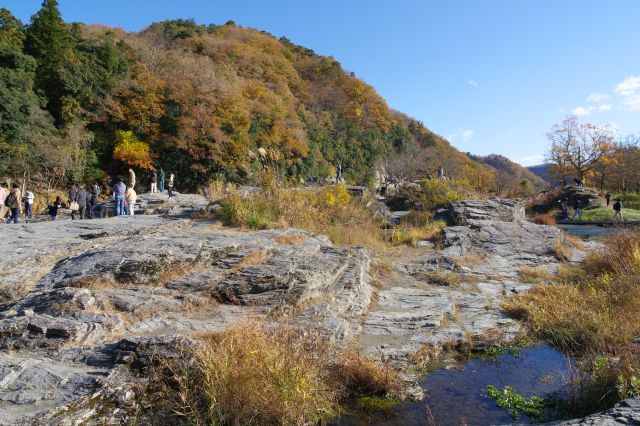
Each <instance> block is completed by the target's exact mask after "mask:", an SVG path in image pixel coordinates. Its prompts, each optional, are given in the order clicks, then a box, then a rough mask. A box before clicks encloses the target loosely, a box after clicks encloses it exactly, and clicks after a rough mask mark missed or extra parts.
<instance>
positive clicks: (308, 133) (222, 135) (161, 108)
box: [0, 0, 495, 188]
mask: <svg viewBox="0 0 640 426" xmlns="http://www.w3.org/2000/svg"><path fill="white" fill-rule="evenodd" d="M0 13H1V14H2V19H0V57H1V58H2V59H3V60H2V61H0V80H1V81H0V83H4V84H0V104H2V105H7V107H6V108H2V109H1V110H0V121H1V122H2V125H0V150H1V151H2V153H3V154H5V155H2V156H1V157H0V158H1V159H0V176H2V175H4V176H9V177H11V176H23V175H24V169H25V168H28V169H29V170H30V174H29V175H28V176H27V179H33V180H34V181H36V182H40V183H42V182H46V184H47V186H56V185H61V184H64V183H67V182H69V181H72V180H74V181H87V180H93V179H99V178H101V179H105V180H106V179H107V178H108V176H113V175H117V174H120V173H123V172H125V171H126V169H127V168H129V167H134V168H135V169H137V170H139V171H141V170H144V169H147V170H148V169H151V168H153V167H156V168H160V167H163V168H164V169H165V170H172V171H174V172H175V174H176V176H177V177H178V181H179V183H180V185H181V186H183V187H184V186H186V187H189V188H195V187H197V186H200V185H204V184H206V183H207V182H209V181H210V180H212V179H215V178H224V179H227V180H231V181H244V180H247V179H249V178H250V177H251V176H252V175H253V174H254V173H255V172H257V171H261V170H264V169H268V170H271V171H274V172H276V173H278V174H280V175H282V176H287V177H289V178H291V179H304V178H307V177H309V176H316V177H321V178H322V177H326V176H329V175H331V174H333V168H334V164H335V163H336V162H340V163H341V164H342V165H343V168H344V170H345V176H346V177H347V179H348V180H349V181H352V182H357V183H368V182H371V181H372V179H373V177H374V176H375V169H376V167H377V166H379V165H381V164H382V163H385V162H391V163H395V164H396V165H398V164H400V165H402V164H408V163H411V164H413V165H412V166H411V167H410V168H411V169H412V170H413V171H414V172H416V173H419V174H421V175H422V176H424V175H425V174H426V173H428V172H431V173H433V172H435V170H436V168H437V167H439V166H443V167H445V169H446V171H447V174H448V175H449V176H454V177H464V178H468V179H469V180H470V181H472V180H473V181H479V182H480V181H482V182H494V181H495V176H494V175H495V172H494V171H493V169H491V168H490V167H487V166H485V165H483V164H480V163H478V162H476V161H473V160H472V159H470V158H469V157H468V156H466V155H465V154H462V153H460V152H459V151H457V150H456V149H455V148H453V147H451V146H450V145H449V144H448V143H447V142H446V141H445V140H444V139H442V138H440V137H438V136H437V135H435V134H433V133H432V132H430V131H429V130H428V129H426V128H425V127H424V126H423V125H422V123H420V122H418V121H416V120H413V119H410V118H409V117H407V116H405V115H403V114H400V113H396V112H394V111H391V110H390V109H389V107H388V106H387V104H386V102H385V101H384V99H382V98H381V97H380V96H379V95H378V94H377V93H376V92H375V90H374V89H373V88H372V87H371V86H370V85H368V84H366V83H365V82H364V81H362V80H360V79H358V78H356V77H355V76H354V74H353V73H348V72H346V71H345V70H343V69H342V67H341V66H340V64H339V63H338V62H337V61H336V60H335V59H333V58H331V57H326V56H320V55H317V54H315V53H314V52H313V51H312V50H310V49H307V48H304V47H301V46H297V45H295V44H293V43H292V42H290V41H289V40H287V39H286V38H280V39H276V38H275V37H273V36H271V35H270V34H267V33H264V32H260V31H257V30H253V29H248V28H243V27H240V26H238V25H236V24H235V23H233V22H228V23H227V24H224V25H214V24H211V25H208V26H204V25H197V24H196V23H195V22H194V21H192V20H173V21H165V22H161V23H155V24H152V25H151V26H149V27H148V28H146V29H145V30H143V31H141V32H140V33H130V32H125V31H122V30H120V29H114V28H108V27H104V26H97V25H93V26H86V25H83V24H79V23H74V24H67V23H65V22H64V21H63V20H62V17H61V16H60V13H59V11H58V9H57V3H56V2H55V1H53V0H45V2H44V3H43V8H42V10H41V11H40V12H38V13H37V14H36V15H34V16H33V17H32V19H31V23H30V24H29V25H27V26H23V25H22V23H20V22H19V21H18V20H17V19H15V18H14V17H13V16H11V14H10V12H9V11H8V10H6V9H2V10H0ZM16 158H17V159H18V161H16ZM390 168H394V167H393V164H391V165H390ZM396 168H398V167H396ZM404 168H406V167H403V166H401V167H400V169H404ZM140 174H143V175H146V174H147V173H146V172H142V173H140ZM141 178H142V179H141V180H142V181H144V180H145V176H142V177H141Z"/></svg>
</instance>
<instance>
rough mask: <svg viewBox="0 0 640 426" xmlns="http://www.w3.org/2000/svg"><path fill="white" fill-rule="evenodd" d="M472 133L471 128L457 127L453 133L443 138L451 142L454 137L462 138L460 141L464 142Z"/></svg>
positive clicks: (473, 132)
mask: <svg viewBox="0 0 640 426" xmlns="http://www.w3.org/2000/svg"><path fill="white" fill-rule="evenodd" d="M474 134H475V131H473V130H471V129H458V130H457V131H456V132H455V133H450V134H448V135H447V136H446V138H445V139H447V140H448V141H449V142H453V141H455V140H456V139H462V142H466V141H467V140H469V138H470V137H471V136H473V135H474Z"/></svg>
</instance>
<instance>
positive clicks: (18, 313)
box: [0, 195, 559, 424]
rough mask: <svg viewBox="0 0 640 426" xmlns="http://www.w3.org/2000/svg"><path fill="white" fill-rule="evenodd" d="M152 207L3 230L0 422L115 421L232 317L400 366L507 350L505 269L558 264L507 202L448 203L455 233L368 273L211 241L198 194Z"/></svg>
mask: <svg viewBox="0 0 640 426" xmlns="http://www.w3.org/2000/svg"><path fill="white" fill-rule="evenodd" d="M159 197H162V196H161V195H160V196H152V197H151V198H149V199H146V200H145V197H143V201H142V203H141V205H143V206H147V207H146V209H147V210H148V211H158V209H163V210H162V214H161V215H136V216H133V217H114V218H108V219H104V220H95V221H58V222H46V223H34V224H25V225H18V226H15V225H14V226H5V227H3V229H2V234H1V236H0V241H2V243H3V245H4V246H5V247H7V248H8V250H7V251H6V253H5V256H3V257H2V258H1V259H0V268H1V271H2V284H1V285H0V295H1V297H2V305H0V346H1V347H2V349H3V351H2V352H1V353H0V424H33V423H53V424H79V423H87V422H88V423H92V422H93V423H96V422H98V423H99V422H105V421H114V422H126V421H129V420H130V419H128V417H127V416H128V415H129V414H127V413H130V412H132V411H133V412H135V410H136V408H135V404H136V399H137V396H138V395H137V393H136V392H138V391H139V389H140V387H139V386H138V385H140V380H144V378H141V377H140V375H139V374H138V373H139V371H142V370H141V369H144V367H145V366H148V365H149V363H150V362H151V361H150V360H152V359H153V357H157V356H161V357H164V358H167V357H171V356H177V355H176V354H177V353H178V352H177V351H176V348H177V347H178V346H180V345H184V344H187V345H189V344H194V341H192V340H191V339H190V338H189V336H190V335H191V334H192V333H196V332H203V331H209V332H210V331H216V330H220V329H221V328H223V327H226V326H228V325H230V324H234V323H236V322H237V321H239V320H241V319H245V318H267V316H268V317H269V318H275V317H277V318H286V319H287V320H288V322H289V323H292V324H295V325H296V326H298V327H303V328H312V329H314V330H317V331H319V332H321V333H323V334H324V335H325V336H327V337H329V338H333V339H338V340H339V341H345V342H347V341H351V340H356V341H358V342H359V343H360V345H361V346H362V347H363V348H364V349H365V350H366V351H368V352H370V353H373V354H380V353H382V354H383V355H385V356H387V357H389V358H391V359H393V360H396V361H397V362H398V363H399V364H403V363H406V362H407V360H408V359H409V357H410V356H411V355H412V354H413V353H415V352H417V351H420V350H421V349H423V348H425V347H426V348H428V349H430V351H431V352H430V353H435V352H437V350H438V349H439V348H441V347H442V346H443V345H445V344H452V343H453V344H456V343H462V342H469V341H470V340H471V341H472V344H474V345H482V343H483V342H484V341H486V340H487V339H488V336H492V338H496V336H498V337H497V338H498V339H509V338H510V337H512V336H513V335H514V333H515V332H516V331H517V329H518V326H517V324H516V323H515V322H514V321H512V320H511V319H509V318H507V317H506V316H504V314H503V313H502V312H501V309H500V304H501V302H502V301H503V300H504V298H506V297H509V296H510V295H512V294H516V293H518V292H521V291H526V290H527V289H528V285H527V284H523V283H521V282H520V281H519V274H518V269H519V268H520V267H522V266H529V267H540V268H544V269H546V270H553V269H554V268H555V267H556V266H557V264H558V262H557V260H556V259H555V257H554V251H553V250H554V249H553V248H554V244H555V243H556V241H557V238H558V232H559V231H557V230H556V229H555V228H549V227H545V226H541V225H535V224H531V223H529V222H525V221H523V220H521V216H520V214H519V208H520V207H519V206H518V205H516V204H513V203H509V202H498V201H482V202H472V201H466V202H461V203H457V204H454V206H453V208H452V210H451V212H452V215H453V216H454V217H456V218H457V219H456V220H457V221H458V222H457V223H458V225H455V226H451V227H448V228H446V229H445V231H444V233H443V240H442V241H440V242H436V246H435V247H434V246H433V245H427V244H425V245H423V247H422V248H419V249H414V250H412V251H410V252H409V253H408V254H407V253H405V254H403V255H402V256H401V257H390V258H387V259H377V260H376V264H377V265H378V267H377V268H373V269H370V255H369V253H368V251H366V250H365V249H362V248H341V247H335V246H333V245H332V244H331V242H330V241H329V240H328V239H327V238H326V237H324V236H317V235H312V234H309V233H307V232H303V231H299V230H287V229H282V230H268V231H259V232H242V231H237V230H231V229H225V228H222V227H220V226H219V225H217V224H215V223H214V222H212V221H200V220H192V219H189V218H188V216H189V215H191V214H192V213H194V212H196V211H198V210H199V209H201V208H203V207H204V206H206V205H207V202H206V200H205V199H203V198H201V197H200V198H198V197H197V196H183V197H184V198H183V199H181V198H179V197H177V198H176V199H174V200H172V201H167V200H162V199H161V198H159ZM156 198H159V201H158V200H155V199H156ZM154 200H155V201H154ZM436 247H439V248H436ZM385 262H386V264H387V267H386V268H381V267H379V265H380V264H381V263H385ZM370 275H375V279H376V281H375V284H376V287H377V288H375V289H374V288H373V287H372V285H371V283H372V280H371V279H370ZM158 354H160V355H158ZM106 401H108V403H107V402H106ZM132 407H133V408H132Z"/></svg>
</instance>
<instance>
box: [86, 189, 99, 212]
mask: <svg viewBox="0 0 640 426" xmlns="http://www.w3.org/2000/svg"><path fill="white" fill-rule="evenodd" d="M98 195H100V186H98V182H94V183H93V184H92V185H91V186H90V187H89V195H88V198H87V213H88V215H87V216H88V217H89V219H93V218H94V217H95V216H94V214H93V207H94V206H95V205H96V204H97V203H98Z"/></svg>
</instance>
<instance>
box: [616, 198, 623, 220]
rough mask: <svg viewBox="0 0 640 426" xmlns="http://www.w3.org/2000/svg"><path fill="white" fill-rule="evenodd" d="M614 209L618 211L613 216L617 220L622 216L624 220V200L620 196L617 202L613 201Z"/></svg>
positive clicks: (621, 218)
mask: <svg viewBox="0 0 640 426" xmlns="http://www.w3.org/2000/svg"><path fill="white" fill-rule="evenodd" d="M613 211H614V212H616V213H615V215H614V216H613V219H614V220H615V219H618V218H620V221H621V222H622V221H623V220H624V218H623V217H622V200H621V199H620V198H618V199H617V200H616V202H615V203H613Z"/></svg>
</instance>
